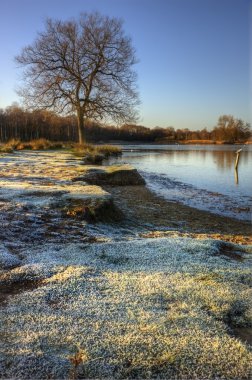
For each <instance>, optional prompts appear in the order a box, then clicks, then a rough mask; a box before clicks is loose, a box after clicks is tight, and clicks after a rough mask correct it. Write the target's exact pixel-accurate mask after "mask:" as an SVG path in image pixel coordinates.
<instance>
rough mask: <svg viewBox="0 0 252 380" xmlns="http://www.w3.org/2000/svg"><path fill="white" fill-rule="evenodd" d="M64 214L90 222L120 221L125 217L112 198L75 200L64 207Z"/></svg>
mask: <svg viewBox="0 0 252 380" xmlns="http://www.w3.org/2000/svg"><path fill="white" fill-rule="evenodd" d="M63 216H64V217H67V218H74V219H79V220H86V221H87V222H88V223H97V222H119V221H121V220H122V219H123V213H122V211H121V210H119V208H118V207H117V206H115V204H114V203H113V200H112V199H103V200H101V199H100V200H99V199H96V200H94V199H86V200H85V201H83V200H74V201H72V202H69V203H68V204H67V205H66V206H65V207H64V208H63Z"/></svg>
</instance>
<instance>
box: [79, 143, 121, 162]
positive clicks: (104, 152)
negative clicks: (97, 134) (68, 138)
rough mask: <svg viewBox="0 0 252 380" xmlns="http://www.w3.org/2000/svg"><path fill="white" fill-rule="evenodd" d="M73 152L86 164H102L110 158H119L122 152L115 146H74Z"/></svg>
mask: <svg viewBox="0 0 252 380" xmlns="http://www.w3.org/2000/svg"><path fill="white" fill-rule="evenodd" d="M73 152H74V153H75V154H76V155H77V156H79V157H82V158H83V161H84V163H85V164H100V163H102V161H103V160H104V159H106V158H108V157H110V156H118V155H120V154H121V153H122V150H121V149H120V148H118V147H116V146H113V145H92V144H74V146H73Z"/></svg>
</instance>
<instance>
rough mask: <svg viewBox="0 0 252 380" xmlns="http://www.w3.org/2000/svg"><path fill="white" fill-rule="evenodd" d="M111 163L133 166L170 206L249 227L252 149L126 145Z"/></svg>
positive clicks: (215, 146) (233, 146)
mask: <svg viewBox="0 0 252 380" xmlns="http://www.w3.org/2000/svg"><path fill="white" fill-rule="evenodd" d="M239 148H243V150H242V152H241V154H240V161H239V166H238V172H237V174H236V173H235V170H234V164H235V159H236V154H235V151H236V150H238V149H239ZM113 162H117V163H119V162H127V163H129V164H132V165H133V166H134V167H136V168H137V169H138V170H139V171H140V172H141V174H142V175H143V176H144V178H145V180H146V182H147V186H148V187H149V188H150V189H152V190H153V191H155V192H156V193H158V194H159V195H162V196H163V197H165V198H166V199H168V200H172V201H179V202H181V203H183V204H187V205H189V206H192V207H196V208H199V209H203V210H208V211H211V212H213V213H217V214H221V215H226V216H231V217H234V218H237V219H242V220H250V221H251V206H252V145H245V146H243V147H242V146H239V145H125V146H123V155H122V157H120V158H119V159H116V160H113ZM110 163H112V161H110Z"/></svg>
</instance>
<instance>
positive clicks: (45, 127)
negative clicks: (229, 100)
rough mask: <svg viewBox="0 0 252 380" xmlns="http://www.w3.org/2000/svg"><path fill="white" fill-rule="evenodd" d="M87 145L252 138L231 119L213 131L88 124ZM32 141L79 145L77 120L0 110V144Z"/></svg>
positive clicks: (244, 125) (42, 112)
mask: <svg viewBox="0 0 252 380" xmlns="http://www.w3.org/2000/svg"><path fill="white" fill-rule="evenodd" d="M85 126H86V138H87V141H88V142H93V143H97V142H107V141H129V142H134V141H138V142H145V143H154V142H156V143H165V142H166V143H173V142H174V143H175V142H178V141H190V140H205V141H210V140H212V141H213V142H214V141H224V142H226V143H234V142H245V141H247V140H248V139H249V138H250V136H251V127H250V124H249V123H245V122H244V121H243V120H241V119H236V118H234V117H233V116H230V115H222V116H220V117H219V119H218V122H217V124H216V126H214V127H213V129H212V130H211V131H208V130H207V129H206V128H203V129H201V130H196V131H195V130H189V129H187V128H185V129H175V128H173V127H167V128H161V127H154V128H147V127H145V126H142V125H136V124H123V125H121V126H120V127H117V126H113V125H106V126H104V125H102V124H101V123H100V122H95V121H92V120H88V119H87V120H86V121H85ZM13 138H14V139H19V140H21V141H30V140H34V139H39V138H46V139H48V140H51V141H73V142H77V141H79V135H78V120H77V117H76V116H75V115H74V114H73V115H68V116H60V115H57V114H56V113H54V112H52V111H48V110H33V111H27V110H25V109H23V108H21V107H19V106H18V105H17V104H13V105H12V106H9V107H6V108H5V109H0V141H1V142H7V141H9V140H10V139H13Z"/></svg>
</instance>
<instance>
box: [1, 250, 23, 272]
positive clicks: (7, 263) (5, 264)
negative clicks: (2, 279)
mask: <svg viewBox="0 0 252 380" xmlns="http://www.w3.org/2000/svg"><path fill="white" fill-rule="evenodd" d="M20 264H21V260H19V258H18V257H17V256H15V255H13V254H11V253H10V252H8V251H7V249H6V248H3V247H0V268H2V269H10V268H14V267H16V266H18V265H20Z"/></svg>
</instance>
